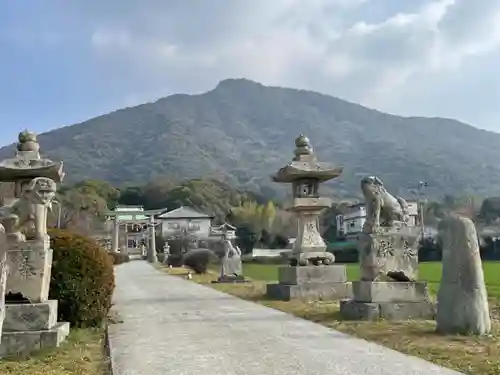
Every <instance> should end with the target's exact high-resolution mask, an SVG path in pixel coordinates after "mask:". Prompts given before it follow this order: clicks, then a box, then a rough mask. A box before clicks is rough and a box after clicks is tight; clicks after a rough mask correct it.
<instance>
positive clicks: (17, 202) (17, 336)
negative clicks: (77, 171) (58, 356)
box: [0, 131, 69, 357]
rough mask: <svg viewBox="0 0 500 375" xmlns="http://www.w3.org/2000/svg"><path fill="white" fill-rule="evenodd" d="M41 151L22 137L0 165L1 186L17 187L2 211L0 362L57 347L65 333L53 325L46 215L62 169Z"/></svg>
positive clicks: (33, 138) (66, 329) (66, 326)
mask: <svg viewBox="0 0 500 375" xmlns="http://www.w3.org/2000/svg"><path fill="white" fill-rule="evenodd" d="M39 151H40V146H39V144H38V141H37V137H36V135H35V134H34V133H31V132H29V131H23V132H21V133H20V134H19V142H18V143H17V151H16V154H15V156H14V157H13V158H9V159H6V160H3V161H1V162H0V182H12V183H14V185H15V193H14V198H10V199H4V206H2V207H0V227H1V226H3V228H4V231H5V233H4V237H5V239H4V244H3V245H4V247H5V248H6V257H5V262H6V264H7V269H8V276H7V282H6V285H5V292H6V297H5V318H4V323H3V334H2V342H1V345H0V357H1V356H6V355H21V354H29V353H30V352H31V351H33V350H36V349H40V348H41V347H54V346H58V345H59V344H60V342H61V341H62V340H64V338H65V337H66V336H67V334H68V333H69V323H64V322H63V323H58V322H57V305H58V302H57V301H54V300H49V299H48V298H49V286H50V279H51V277H50V276H51V268H52V250H51V249H50V238H49V236H48V234H47V213H48V211H49V210H50V209H51V205H52V201H53V199H54V198H55V194H56V190H57V183H60V182H61V181H62V179H63V177H64V173H63V171H62V169H63V164H62V162H53V161H51V160H49V159H46V158H42V157H41V156H40V152H39ZM0 263H1V259H0ZM0 284H1V282H0Z"/></svg>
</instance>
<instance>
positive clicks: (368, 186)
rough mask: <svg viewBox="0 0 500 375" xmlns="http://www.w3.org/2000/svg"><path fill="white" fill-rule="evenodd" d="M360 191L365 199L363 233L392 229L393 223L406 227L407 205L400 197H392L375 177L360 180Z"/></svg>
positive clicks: (407, 218) (407, 217)
mask: <svg viewBox="0 0 500 375" xmlns="http://www.w3.org/2000/svg"><path fill="white" fill-rule="evenodd" d="M361 191H362V192H363V196H364V198H365V207H366V221H365V224H364V225H363V232H364V233H377V232H378V231H379V230H380V227H381V226H382V227H387V228H390V227H393V226H394V224H395V222H400V223H401V224H402V225H408V221H409V215H408V203H406V201H405V200H404V199H403V198H401V197H394V196H392V195H391V194H390V193H389V192H388V191H387V190H386V189H385V187H384V183H383V182H382V180H381V179H380V178H378V177H376V176H369V177H365V178H363V179H362V180H361Z"/></svg>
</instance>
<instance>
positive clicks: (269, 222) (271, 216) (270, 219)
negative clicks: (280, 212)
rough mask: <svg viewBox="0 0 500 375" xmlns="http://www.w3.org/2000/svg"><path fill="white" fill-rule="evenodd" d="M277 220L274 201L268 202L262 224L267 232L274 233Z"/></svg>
mask: <svg viewBox="0 0 500 375" xmlns="http://www.w3.org/2000/svg"><path fill="white" fill-rule="evenodd" d="M275 218H276V207H275V206H274V203H273V201H268V202H267V203H266V205H265V206H264V207H263V209H262V223H263V227H264V229H265V230H267V231H272V228H273V224H274V220H275Z"/></svg>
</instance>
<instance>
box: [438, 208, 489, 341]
mask: <svg viewBox="0 0 500 375" xmlns="http://www.w3.org/2000/svg"><path fill="white" fill-rule="evenodd" d="M439 235H440V237H441V240H442V243H443V274H442V277H441V284H440V285H439V291H438V295H437V315H436V323H437V332H439V333H442V334H462V335H485V334H488V333H489V332H490V331H491V319H490V310H489V306H488V295H487V293H486V286H485V284H484V274H483V267H482V264H481V257H480V255H479V244H478V239H477V233H476V228H475V226H474V223H473V222H472V220H470V219H468V218H465V217H460V216H458V215H453V216H450V217H448V218H446V219H444V220H443V221H441V223H440V225H439Z"/></svg>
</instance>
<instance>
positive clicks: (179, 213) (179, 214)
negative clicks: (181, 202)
mask: <svg viewBox="0 0 500 375" xmlns="http://www.w3.org/2000/svg"><path fill="white" fill-rule="evenodd" d="M212 217H213V216H211V215H207V214H204V213H201V212H198V211H195V210H193V209H192V208H190V207H184V206H183V207H179V208H176V209H175V210H172V211H169V212H165V213H164V214H161V215H158V216H157V218H158V219H211V218H212Z"/></svg>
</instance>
